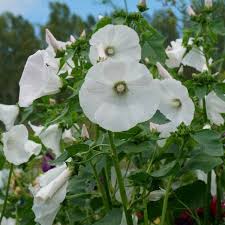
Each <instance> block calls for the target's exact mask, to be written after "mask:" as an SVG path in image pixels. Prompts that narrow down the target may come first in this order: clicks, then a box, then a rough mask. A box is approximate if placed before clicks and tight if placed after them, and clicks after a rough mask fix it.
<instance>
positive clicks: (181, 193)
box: [169, 181, 206, 210]
mask: <svg viewBox="0 0 225 225" xmlns="http://www.w3.org/2000/svg"><path fill="white" fill-rule="evenodd" d="M193 190H194V191H193ZM205 192H206V184H205V183H204V182H203V181H196V182H194V183H191V184H188V185H185V186H182V187H180V188H178V189H176V190H175V191H174V198H173V199H172V200H170V201H169V207H170V208H176V209H177V208H180V209H181V210H183V209H184V208H185V207H184V205H183V204H185V205H186V206H188V207H189V208H192V209H196V208H200V207H203V206H204V203H205ZM181 202H182V203H183V204H182V203H181Z"/></svg>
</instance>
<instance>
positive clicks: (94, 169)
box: [91, 162, 110, 211]
mask: <svg viewBox="0 0 225 225" xmlns="http://www.w3.org/2000/svg"><path fill="white" fill-rule="evenodd" d="M91 167H92V169H93V171H94V175H95V179H96V181H97V186H98V189H99V191H100V192H101V195H102V200H103V204H104V206H105V208H106V210H107V211H108V210H109V208H110V207H109V203H108V200H107V195H106V193H105V190H104V187H103V185H102V183H101V180H100V178H99V176H98V172H97V170H96V168H95V166H94V165H93V164H92V162H91Z"/></svg>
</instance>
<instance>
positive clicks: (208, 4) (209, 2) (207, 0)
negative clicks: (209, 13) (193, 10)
mask: <svg viewBox="0 0 225 225" xmlns="http://www.w3.org/2000/svg"><path fill="white" fill-rule="evenodd" d="M212 6H213V1H212V0H205V7H207V8H211V7H212Z"/></svg>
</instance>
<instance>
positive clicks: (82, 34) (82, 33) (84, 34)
mask: <svg viewBox="0 0 225 225" xmlns="http://www.w3.org/2000/svg"><path fill="white" fill-rule="evenodd" d="M86 36H87V34H86V31H85V30H83V31H82V32H81V35H80V38H86Z"/></svg>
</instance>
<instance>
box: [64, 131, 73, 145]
mask: <svg viewBox="0 0 225 225" xmlns="http://www.w3.org/2000/svg"><path fill="white" fill-rule="evenodd" d="M62 139H63V141H64V142H65V143H66V144H72V143H73V142H74V141H76V139H75V138H74V137H73V134H72V129H69V130H67V129H65V130H64V132H63V134H62Z"/></svg>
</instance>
